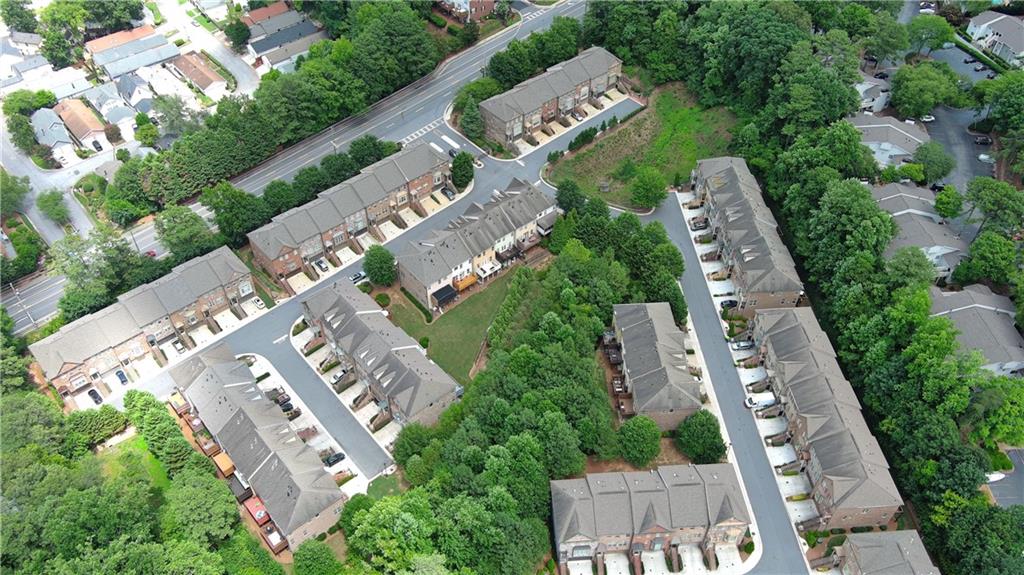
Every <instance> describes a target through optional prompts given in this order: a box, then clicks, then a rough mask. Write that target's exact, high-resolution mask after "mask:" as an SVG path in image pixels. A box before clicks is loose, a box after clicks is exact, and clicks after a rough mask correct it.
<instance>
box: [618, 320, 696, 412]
mask: <svg viewBox="0 0 1024 575" xmlns="http://www.w3.org/2000/svg"><path fill="white" fill-rule="evenodd" d="M612 309H613V312H612V313H613V316H614V319H613V321H614V322H615V326H616V327H617V328H618V329H619V331H620V332H621V334H622V362H623V369H624V370H625V373H626V376H627V378H628V381H629V385H630V391H631V392H632V393H633V405H634V408H635V410H636V412H637V413H647V412H652V411H672V410H676V409H680V410H686V409H700V407H701V405H702V402H701V389H700V382H698V381H697V380H696V379H695V378H694V377H693V375H691V374H690V370H689V367H688V366H687V364H686V345H685V343H684V336H683V332H681V331H680V330H679V328H678V327H676V324H675V320H674V319H673V318H672V308H671V307H669V305H668V304H667V303H665V302H659V303H637V304H617V305H615V306H614V307H613V308H612Z"/></svg>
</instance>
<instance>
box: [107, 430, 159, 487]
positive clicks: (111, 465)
mask: <svg viewBox="0 0 1024 575" xmlns="http://www.w3.org/2000/svg"><path fill="white" fill-rule="evenodd" d="M126 460H141V461H142V464H143V465H144V466H145V467H146V472H147V473H149V480H150V482H152V483H153V487H156V488H157V489H159V490H161V491H163V490H165V489H167V488H168V487H170V486H171V480H170V478H169V477H168V476H167V469H165V468H164V465H163V464H162V463H160V462H159V461H157V459H156V457H154V456H153V454H152V453H151V452H150V451H149V446H147V445H146V440H145V439H143V438H142V436H141V435H137V436H135V437H133V438H132V439H129V440H128V441H125V442H124V443H121V444H120V445H117V446H116V447H114V448H112V449H109V450H107V451H105V452H103V453H102V454H100V462H102V464H103V473H104V474H105V475H107V476H108V477H113V476H115V475H117V474H118V473H120V472H121V471H122V470H123V469H124V465H125V463H124V462H125V461H126Z"/></svg>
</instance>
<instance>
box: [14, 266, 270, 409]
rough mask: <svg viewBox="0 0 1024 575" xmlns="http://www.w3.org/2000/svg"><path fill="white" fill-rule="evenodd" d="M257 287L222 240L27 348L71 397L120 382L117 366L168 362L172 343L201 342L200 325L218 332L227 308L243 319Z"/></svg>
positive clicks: (123, 368)
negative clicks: (197, 337)
mask: <svg viewBox="0 0 1024 575" xmlns="http://www.w3.org/2000/svg"><path fill="white" fill-rule="evenodd" d="M252 294H253V286H252V277H251V275H250V273H249V268H248V267H246V265H245V264H244V263H243V262H242V260H240V259H238V256H236V255H235V254H234V252H232V251H231V250H230V249H228V248H226V247H221V248H218V249H216V250H214V251H212V252H210V253H209V254H206V255H204V256H201V257H198V258H194V259H192V260H189V261H187V262H185V263H183V264H181V265H179V266H177V267H175V268H174V269H173V270H171V272H170V273H169V274H167V275H166V276H164V277H162V278H160V279H158V280H156V281H153V282H150V283H148V284H144V285H141V286H139V287H137V288H135V289H133V290H131V291H129V292H126V293H124V294H121V295H120V296H118V298H117V301H116V302H115V303H113V304H111V305H109V306H107V307H105V308H103V309H102V310H100V311H98V312H96V313H92V314H89V315H87V316H84V317H81V318H79V319H77V320H75V321H73V322H71V323H69V324H67V325H65V326H64V327H62V328H61V329H60V330H59V331H58V332H57V333H55V334H53V335H51V336H49V337H47V338H45V339H43V340H40V341H38V342H36V343H34V344H32V345H31V346H29V350H30V351H31V352H32V355H33V356H35V358H36V360H37V361H38V362H39V365H40V366H41V367H42V369H43V373H44V374H45V375H46V378H47V379H48V380H50V382H52V383H53V385H54V387H56V388H57V392H58V393H60V394H61V395H62V396H64V397H71V396H72V395H76V394H78V393H80V392H83V391H85V390H87V389H89V388H90V387H91V386H93V385H95V384H98V383H99V382H101V381H102V380H104V379H107V380H108V381H111V382H113V383H115V384H116V382H117V380H116V379H113V376H114V375H115V374H116V372H117V371H119V370H120V371H123V372H124V373H126V374H128V375H129V376H131V375H133V374H134V370H133V363H136V362H152V363H155V364H156V365H165V364H167V362H168V355H169V354H171V353H173V352H172V351H171V350H172V349H173V348H175V347H177V346H174V345H173V344H178V345H181V346H182V348H186V347H187V348H191V347H194V346H195V343H194V341H193V334H194V333H195V332H196V330H206V331H207V332H209V333H214V334H215V333H217V332H220V331H221V328H220V324H219V322H218V320H217V317H218V316H220V315H221V314H224V313H230V314H232V315H234V316H235V317H236V318H239V319H240V318H244V317H245V316H246V313H245V311H244V310H243V309H242V307H241V302H242V301H244V300H246V299H250V298H252Z"/></svg>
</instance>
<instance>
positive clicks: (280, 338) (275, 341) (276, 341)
mask: <svg viewBox="0 0 1024 575" xmlns="http://www.w3.org/2000/svg"><path fill="white" fill-rule="evenodd" d="M286 339H288V334H284V335H282V336H281V337H279V338H277V339H275V340H274V344H275V345H276V344H279V343H281V342H282V341H284V340H286Z"/></svg>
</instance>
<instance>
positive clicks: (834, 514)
mask: <svg viewBox="0 0 1024 575" xmlns="http://www.w3.org/2000/svg"><path fill="white" fill-rule="evenodd" d="M750 333H751V337H752V339H753V341H754V343H755V344H756V345H757V350H758V355H757V356H756V357H757V361H758V362H759V363H760V365H761V367H763V368H764V369H765V371H766V373H767V376H766V379H764V380H762V381H757V382H753V383H751V384H749V385H748V389H749V390H750V391H755V392H756V391H764V390H766V389H768V390H771V391H772V392H773V393H774V394H775V397H776V398H777V400H776V402H775V403H774V404H773V405H770V406H767V407H763V408H760V409H758V410H756V411H755V415H756V417H759V418H763V417H774V416H779V415H785V416H786V421H787V427H786V429H785V430H784V431H782V432H779V433H777V434H774V435H771V436H768V437H766V438H765V440H766V443H767V444H768V445H776V446H779V445H784V444H786V443H791V444H792V446H793V448H794V449H795V450H796V454H797V457H796V459H795V460H794V461H791V462H787V463H783V464H780V465H776V466H775V470H776V473H787V472H791V471H798V472H800V473H806V477H807V479H808V480H809V481H810V484H811V492H810V493H809V494H808V495H809V496H810V498H811V499H812V500H813V501H814V504H815V507H816V508H817V510H818V517H813V518H810V519H807V520H805V521H802V522H800V523H798V524H797V528H798V529H799V530H800V531H804V530H807V529H814V530H828V529H836V528H840V529H850V528H853V527H863V526H873V525H886V524H887V523H889V522H890V521H892V520H893V519H894V518H895V517H896V515H898V514H899V513H900V512H901V511H902V506H903V499H902V497H901V496H900V493H899V491H898V490H897V489H896V484H895V482H894V481H893V479H892V476H891V475H890V473H889V464H888V462H887V461H886V459H885V456H884V455H883V454H882V449H881V447H880V446H879V445H878V441H876V440H875V437H874V436H873V435H872V434H871V431H870V430H869V429H868V426H867V423H866V422H865V420H864V416H863V414H862V413H861V410H860V409H861V408H860V403H859V402H858V401H857V396H856V395H855V394H854V392H853V387H852V386H851V385H850V382H849V381H847V380H846V378H845V377H844V376H843V373H842V370H841V369H840V368H839V364H838V362H837V360H836V354H835V350H834V349H833V348H832V344H831V343H830V342H829V340H828V336H827V335H825V332H824V331H823V330H822V329H821V326H819V325H818V322H817V319H816V318H815V316H814V311H813V310H812V309H811V308H809V307H802V308H792V309H762V310H758V311H757V313H756V314H755V315H754V318H753V322H752V326H751V328H750Z"/></svg>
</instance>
